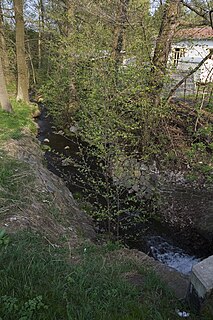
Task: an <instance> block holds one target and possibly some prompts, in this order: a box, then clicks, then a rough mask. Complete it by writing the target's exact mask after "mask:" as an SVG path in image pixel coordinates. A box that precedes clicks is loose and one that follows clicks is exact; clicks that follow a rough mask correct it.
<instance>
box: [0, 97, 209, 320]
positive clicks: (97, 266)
mask: <svg viewBox="0 0 213 320" xmlns="http://www.w3.org/2000/svg"><path fill="white" fill-rule="evenodd" d="M14 110H15V111H14V114H12V115H11V114H7V113H5V112H2V111H0V161H1V165H0V217H1V214H4V212H3V211H1V209H3V208H5V207H7V206H8V205H11V204H13V203H16V205H17V203H18V204H20V205H21V206H23V208H24V203H25V201H27V199H26V197H25V193H24V192H25V191H24V190H25V188H22V186H23V185H24V184H26V183H27V184H29V185H30V184H31V181H32V177H31V175H30V172H29V170H28V167H27V165H25V164H23V163H21V162H19V161H18V160H14V159H11V158H10V157H8V156H6V155H5V153H3V151H1V144H2V143H5V142H6V141H7V139H10V138H13V139H14V138H16V139H20V138H21V136H22V135H23V132H29V129H30V130H31V129H33V130H35V126H34V124H33V122H32V120H31V117H30V114H31V110H30V109H29V107H27V106H26V105H22V104H17V103H14ZM112 249H115V248H114V247H113V246H112V245H107V246H102V247H98V246H89V247H85V246H84V247H83V248H79V250H78V251H75V252H74V251H71V250H69V251H66V250H65V249H63V244H61V246H60V248H55V247H53V246H52V245H51V244H50V243H49V242H47V241H46V240H45V238H42V237H40V236H39V230H38V234H32V233H29V232H25V233H23V232H18V230H17V233H16V234H13V235H10V236H8V235H6V234H5V233H4V232H0V279H1V285H0V319H3V320H10V319H11V320H16V319H18V320H30V319H36V320H39V319H42V320H43V319H45V320H48V319H51V320H54V319H57V320H59V319H72V320H75V319H76V320H78V319H79V320H83V319H85V320H92V319H98V320H100V319H106V320H107V319H110V320H113V319H117V320H131V319H147V320H148V319H153V320H162V319H165V320H166V319H167V320H168V319H179V317H178V316H177V315H176V313H175V309H176V308H180V306H179V303H178V301H176V300H175V299H174V297H173V296H172V295H171V294H170V293H169V292H168V291H167V289H166V288H165V287H164V285H163V284H162V283H161V281H160V280H159V279H157V278H156V276H155V275H154V274H153V273H150V272H148V271H147V270H144V269H142V268H141V267H139V266H137V265H136V264H134V263H132V262H128V261H110V259H109V254H108V253H109V251H110V250H112ZM135 270H137V272H140V273H141V274H143V279H144V283H143V286H142V288H136V287H134V286H133V285H130V284H129V283H128V282H127V281H126V280H124V277H123V274H124V273H127V272H134V271H135ZM191 319H196V317H194V316H192V317H191ZM199 319H201V318H199ZM209 319H210V318H209ZM203 320H208V317H204V318H203Z"/></svg>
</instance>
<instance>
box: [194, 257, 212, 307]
mask: <svg viewBox="0 0 213 320" xmlns="http://www.w3.org/2000/svg"><path fill="white" fill-rule="evenodd" d="M212 294H213V255H212V256H210V257H208V258H207V259H204V260H203V261H201V262H199V263H197V264H196V265H194V266H193V268H192V273H191V278H190V286H189V293H188V300H189V303H190V305H191V306H192V307H193V308H194V309H196V310H200V308H201V307H202V305H203V303H204V302H207V300H208V298H209V297H210V296H211V295H212Z"/></svg>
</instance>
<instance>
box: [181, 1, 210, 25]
mask: <svg viewBox="0 0 213 320" xmlns="http://www.w3.org/2000/svg"><path fill="white" fill-rule="evenodd" d="M181 3H182V4H183V5H184V6H185V7H187V8H188V9H190V10H191V11H193V12H195V13H196V14H197V15H198V16H200V17H202V18H203V19H204V20H205V21H206V22H208V24H210V19H209V17H208V13H209V12H208V11H205V10H204V9H201V10H198V9H197V8H195V7H193V6H191V5H190V4H188V3H187V2H185V1H184V0H181Z"/></svg>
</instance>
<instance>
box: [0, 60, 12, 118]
mask: <svg viewBox="0 0 213 320" xmlns="http://www.w3.org/2000/svg"><path fill="white" fill-rule="evenodd" d="M0 104H1V107H2V109H3V110H5V111H7V112H12V106H11V103H10V101H9V97H8V93H7V88H6V82H5V77H4V71H3V66H2V59H1V57H0Z"/></svg>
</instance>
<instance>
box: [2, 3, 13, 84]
mask: <svg viewBox="0 0 213 320" xmlns="http://www.w3.org/2000/svg"><path fill="white" fill-rule="evenodd" d="M1 3H2V1H1V0H0V56H1V57H2V64H3V68H4V74H5V78H6V81H7V83H9V82H10V81H11V80H12V74H11V72H10V63H9V58H8V54H7V45H6V40H5V33H4V19H3V12H2V6H1Z"/></svg>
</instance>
